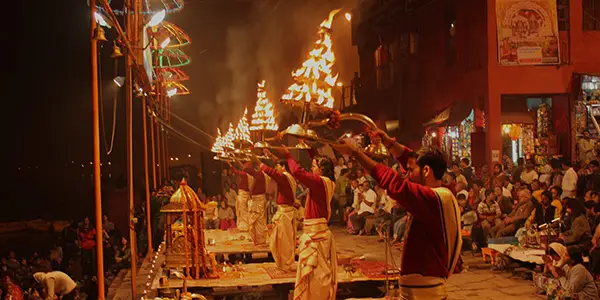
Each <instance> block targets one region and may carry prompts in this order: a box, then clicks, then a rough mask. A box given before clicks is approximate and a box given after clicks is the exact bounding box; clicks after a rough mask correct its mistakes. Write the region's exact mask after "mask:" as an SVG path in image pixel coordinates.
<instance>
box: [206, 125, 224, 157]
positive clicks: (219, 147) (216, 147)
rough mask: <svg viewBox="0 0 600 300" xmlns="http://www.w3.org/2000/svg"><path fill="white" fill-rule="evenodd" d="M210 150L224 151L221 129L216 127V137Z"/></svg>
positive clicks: (215, 151)
mask: <svg viewBox="0 0 600 300" xmlns="http://www.w3.org/2000/svg"><path fill="white" fill-rule="evenodd" d="M210 151H211V152H214V153H224V152H225V150H223V136H222V135H221V129H219V128H217V137H216V138H215V143H214V144H213V146H212V148H211V149H210Z"/></svg>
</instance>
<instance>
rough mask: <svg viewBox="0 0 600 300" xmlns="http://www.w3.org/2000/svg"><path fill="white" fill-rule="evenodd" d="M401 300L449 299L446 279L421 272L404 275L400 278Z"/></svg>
mask: <svg viewBox="0 0 600 300" xmlns="http://www.w3.org/2000/svg"><path fill="white" fill-rule="evenodd" d="M398 286H399V298H400V299H401V300H421V299H427V300H442V299H448V292H447V291H446V279H444V278H440V277H429V276H423V275H420V274H409V275H403V276H401V277H400V279H399V280H398Z"/></svg>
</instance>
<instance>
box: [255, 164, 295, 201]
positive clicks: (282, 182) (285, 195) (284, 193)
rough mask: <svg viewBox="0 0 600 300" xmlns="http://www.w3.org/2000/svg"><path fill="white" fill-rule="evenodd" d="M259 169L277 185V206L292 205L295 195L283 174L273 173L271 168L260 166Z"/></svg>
mask: <svg viewBox="0 0 600 300" xmlns="http://www.w3.org/2000/svg"><path fill="white" fill-rule="evenodd" d="M260 169H261V170H262V171H263V172H265V173H267V175H269V177H271V178H272V179H273V180H275V183H277V200H276V201H277V204H278V205H290V206H291V205H294V199H295V197H294V196H295V195H294V192H293V191H292V187H291V186H290V181H289V180H288V177H287V176H285V174H282V173H279V172H277V171H275V170H274V169H273V168H271V167H269V166H267V165H265V164H262V165H261V167H260Z"/></svg>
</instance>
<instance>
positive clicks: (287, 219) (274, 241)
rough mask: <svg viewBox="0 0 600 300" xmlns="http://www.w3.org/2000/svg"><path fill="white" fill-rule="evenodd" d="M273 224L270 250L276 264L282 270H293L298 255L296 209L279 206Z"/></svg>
mask: <svg viewBox="0 0 600 300" xmlns="http://www.w3.org/2000/svg"><path fill="white" fill-rule="evenodd" d="M273 224H274V226H273V232H272V233H271V236H270V241H269V248H270V249H271V253H272V254H273V258H274V259H275V264H276V265H277V267H278V268H280V269H282V270H286V271H287V270H291V266H292V264H293V263H294V258H295V255H296V228H298V226H297V222H296V209H295V208H294V207H293V206H289V205H279V207H278V208H277V213H275V215H274V216H273Z"/></svg>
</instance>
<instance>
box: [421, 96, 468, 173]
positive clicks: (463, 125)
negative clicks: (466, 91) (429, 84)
mask: <svg viewBox="0 0 600 300" xmlns="http://www.w3.org/2000/svg"><path fill="white" fill-rule="evenodd" d="M472 107H473V106H472V104H471V103H470V102H467V101H464V102H458V103H455V104H453V105H451V106H450V107H448V108H446V109H444V110H443V111H442V112H440V113H439V114H437V115H436V116H435V117H434V118H433V119H432V120H431V121H429V122H427V123H425V124H424V127H425V135H423V139H422V144H423V146H435V147H437V148H439V149H441V150H442V151H443V152H444V154H445V155H446V159H447V160H448V161H449V162H450V161H452V162H458V161H459V160H460V159H462V158H469V159H471V134H472V133H473V132H474V124H475V112H474V110H473V108H472Z"/></svg>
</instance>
